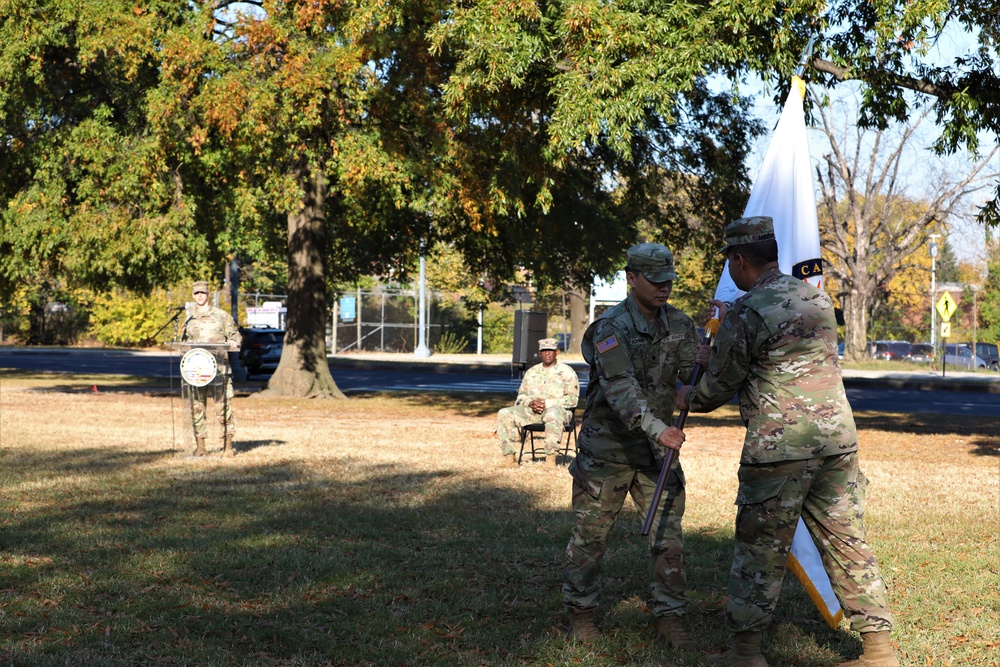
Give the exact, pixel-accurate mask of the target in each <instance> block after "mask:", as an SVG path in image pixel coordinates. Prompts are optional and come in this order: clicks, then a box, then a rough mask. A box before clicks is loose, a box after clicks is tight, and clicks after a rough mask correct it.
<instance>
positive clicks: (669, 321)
mask: <svg viewBox="0 0 1000 667" xmlns="http://www.w3.org/2000/svg"><path fill="white" fill-rule="evenodd" d="M625 272H626V280H627V281H628V284H629V287H630V288H631V291H630V293H629V296H628V298H626V299H625V300H624V301H622V302H621V303H619V304H617V305H616V306H614V307H613V308H611V309H610V310H609V311H607V312H606V313H604V315H603V316H602V317H601V318H600V319H598V320H597V321H595V322H594V323H593V324H591V326H590V327H589V328H588V329H587V332H586V334H585V335H584V338H583V342H582V351H583V356H584V359H586V360H587V363H588V364H590V383H589V385H588V386H587V409H586V412H585V414H584V416H583V424H582V426H581V429H580V438H579V442H578V445H577V457H576V459H575V460H574V462H573V463H572V464H571V465H570V474H571V475H572V476H573V512H574V514H575V516H576V523H575V526H574V528H573V533H572V535H571V536H570V540H569V544H568V545H567V547H566V565H565V580H564V583H563V589H562V591H563V604H564V605H565V606H566V607H567V608H568V610H569V611H570V619H571V623H572V630H571V632H572V635H573V636H574V637H576V638H577V639H579V640H581V641H589V640H590V639H592V638H593V637H596V636H597V635H598V630H597V627H596V625H595V623H594V612H595V610H596V609H597V602H598V594H599V591H600V587H599V585H598V582H597V579H598V575H599V573H600V569H601V559H602V558H603V556H604V552H605V550H606V548H607V537H608V534H609V533H610V532H611V529H612V527H613V526H614V523H615V519H616V517H617V516H618V513H619V512H620V511H621V509H622V506H623V505H624V503H625V498H626V497H627V496H628V495H631V496H632V500H633V501H634V502H635V503H636V505H638V507H639V509H640V510H641V511H643V512H646V508H647V503H648V499H649V498H650V497H651V496H652V494H653V490H654V488H655V487H656V481H657V478H658V477H659V473H660V468H661V466H662V461H663V454H664V450H663V449H662V448H663V447H669V448H671V449H675V450H676V449H680V446H681V444H682V443H683V442H684V433H683V431H681V430H679V429H677V428H676V427H675V426H671V425H670V424H671V422H672V420H673V410H674V401H675V392H676V386H677V382H678V380H681V379H682V378H683V379H682V380H681V381H682V382H686V381H689V380H690V376H691V372H692V370H693V369H694V364H695V350H696V346H697V333H696V331H695V326H694V323H693V322H692V321H691V319H690V318H689V317H688V316H687V315H685V314H684V313H682V312H680V311H679V310H677V309H676V308H674V307H673V306H670V305H669V304H668V303H667V299H668V298H669V297H670V292H671V290H672V288H673V281H674V280H676V279H677V274H676V273H674V259H673V255H672V254H671V252H670V250H669V249H668V248H667V247H666V246H663V245H660V244H654V243H644V244H641V245H637V246H633V247H632V248H629V250H628V266H627V267H626V269H625ZM684 484H685V481H684V472H683V470H682V469H681V465H680V462H679V461H677V459H676V458H675V460H674V463H673V468H672V470H671V471H670V473H669V475H668V476H667V483H666V488H665V489H664V492H663V495H662V497H661V501H660V506H659V507H658V508H657V510H656V514H655V518H654V521H653V524H652V527H651V530H650V533H649V549H650V557H651V558H650V584H649V590H650V601H649V606H650V608H651V610H652V612H653V615H654V617H655V625H656V635H657V638H658V639H659V640H660V641H664V642H666V643H668V644H670V645H672V646H674V647H676V648H680V649H683V650H686V651H689V650H695V649H697V644H696V643H695V642H694V641H693V640H692V639H691V637H690V635H689V634H688V633H687V630H686V628H685V626H684V624H683V623H682V616H683V613H684V610H685V608H686V606H687V604H688V597H687V595H686V593H685V588H686V578H685V570H684V544H683V539H682V535H681V518H682V517H683V515H684V502H685V491H684Z"/></svg>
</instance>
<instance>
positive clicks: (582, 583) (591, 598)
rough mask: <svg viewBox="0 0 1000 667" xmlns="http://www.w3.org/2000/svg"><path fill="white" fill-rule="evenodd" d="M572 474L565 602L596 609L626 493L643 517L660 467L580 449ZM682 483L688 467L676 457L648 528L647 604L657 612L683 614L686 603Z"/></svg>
mask: <svg viewBox="0 0 1000 667" xmlns="http://www.w3.org/2000/svg"><path fill="white" fill-rule="evenodd" d="M570 473H571V474H572V475H573V513H574V514H575V515H576V524H575V525H574V526H573V533H572V535H571V536H570V539H569V544H568V545H567V546H566V565H565V568H564V581H563V587H562V595H563V604H564V605H565V606H566V607H567V608H569V609H576V610H581V609H582V610H593V609H596V608H597V602H598V596H599V594H600V586H599V584H598V575H599V574H600V571H601V560H602V559H603V557H604V552H605V551H606V550H607V539H608V534H609V533H610V532H611V529H612V527H614V525H615V519H616V518H617V517H618V513H619V512H620V511H621V509H622V507H623V505H624V504H625V498H626V496H629V495H631V496H632V500H633V501H634V502H635V504H636V505H637V506H638V507H639V510H640V511H641V512H642V516H643V518H645V515H646V507H647V505H648V499H649V498H650V497H651V496H652V495H653V489H655V488H656V478H657V477H658V476H659V474H660V471H659V470H656V469H642V470H636V469H635V468H633V467H632V466H629V465H628V464H624V463H613V462H610V461H602V460H597V459H594V458H592V457H589V456H587V455H586V454H584V453H582V452H581V453H580V454H578V456H577V458H576V460H574V462H573V463H572V464H571V465H570ZM684 484H685V482H684V471H683V470H681V466H680V462H679V461H677V460H676V459H675V463H674V465H673V467H672V468H671V470H670V473H669V474H668V475H667V483H666V485H665V488H664V490H663V495H662V496H661V498H660V505H659V508H658V509H657V511H656V514H655V516H654V519H653V524H652V527H651V528H650V531H649V554H650V561H649V600H648V604H649V607H650V609H652V611H653V614H654V615H655V616H668V615H671V614H682V613H684V608H685V607H686V606H687V604H688V597H687V595H686V594H685V592H684V591H685V588H686V585H687V579H686V577H685V572H684V539H683V536H682V534H681V519H682V517H683V516H684V501H685V491H684Z"/></svg>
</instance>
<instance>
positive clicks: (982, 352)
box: [962, 343, 1000, 371]
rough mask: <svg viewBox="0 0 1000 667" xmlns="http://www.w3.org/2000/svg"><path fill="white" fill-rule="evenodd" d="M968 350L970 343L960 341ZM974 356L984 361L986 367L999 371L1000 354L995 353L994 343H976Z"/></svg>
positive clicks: (970, 346)
mask: <svg viewBox="0 0 1000 667" xmlns="http://www.w3.org/2000/svg"><path fill="white" fill-rule="evenodd" d="M962 345H965V346H966V347H967V348H969V349H970V350H971V349H972V348H973V346H972V343H962ZM975 349H976V356H977V357H979V358H980V359H982V360H983V361H985V362H986V367H987V368H989V369H990V370H993V371H1000V356H998V354H997V344H996V343H976V346H975Z"/></svg>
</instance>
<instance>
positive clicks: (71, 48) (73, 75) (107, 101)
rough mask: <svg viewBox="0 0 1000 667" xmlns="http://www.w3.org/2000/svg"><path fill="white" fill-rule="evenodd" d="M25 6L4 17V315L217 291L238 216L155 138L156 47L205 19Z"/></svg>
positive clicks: (0, 50)
mask: <svg viewBox="0 0 1000 667" xmlns="http://www.w3.org/2000/svg"><path fill="white" fill-rule="evenodd" d="M194 11H195V10H194V8H193V7H192V6H190V5H189V3H187V2H168V1H163V2H157V3H147V5H146V6H144V7H138V6H136V5H129V4H122V3H108V2H103V1H96V0H82V1H79V2H68V1H65V0H24V1H22V2H5V3H3V8H2V10H0V135H2V137H0V170H2V171H3V174H4V177H3V179H0V201H2V204H3V205H2V207H0V303H5V304H8V305H9V304H11V303H12V300H15V299H16V300H18V301H20V302H24V301H25V300H27V301H28V302H33V303H34V304H35V308H36V309H40V308H42V307H44V306H45V305H46V304H47V303H48V302H49V301H50V300H53V301H60V300H66V299H67V298H72V297H71V295H72V294H74V293H76V291H77V289H78V288H84V287H85V288H93V289H97V290H102V291H104V290H112V289H115V288H119V287H120V288H126V289H131V290H136V291H137V292H139V293H141V294H148V293H149V292H150V291H151V290H152V289H153V288H154V287H155V286H157V285H164V284H172V283H174V282H175V281H177V280H179V279H180V278H182V277H183V278H184V280H185V281H187V280H191V279H193V278H197V277H208V276H209V273H208V270H209V268H208V267H210V266H212V265H217V263H218V262H219V261H220V260H221V257H222V255H223V254H224V252H225V247H224V245H225V244H224V241H222V240H221V239H219V238H218V237H217V235H216V230H217V227H215V225H214V224H213V223H212V221H213V220H215V219H217V218H219V217H222V216H223V215H224V211H225V210H226V208H227V206H226V204H227V202H226V201H225V200H224V199H223V198H221V197H217V196H215V195H214V193H212V192H211V187H210V186H209V185H208V184H207V183H206V182H205V180H204V179H202V178H201V172H200V170H198V169H197V168H195V167H196V166H195V165H192V164H191V163H190V162H189V161H185V160H184V159H178V156H177V154H176V152H175V151H173V150H172V148H171V146H170V143H171V142H170V140H169V138H166V137H164V136H157V135H155V134H154V133H151V132H149V123H148V108H147V106H146V104H145V101H146V100H147V99H148V96H149V95H150V94H151V92H152V91H154V90H155V88H156V86H157V84H158V81H159V77H160V70H161V68H160V62H159V60H158V58H157V57H156V49H157V38H158V37H159V36H162V35H164V34H167V33H169V32H170V31H171V30H173V29H175V28H176V27H177V26H178V25H181V24H183V23H184V22H185V21H187V20H188V18H189V17H190V16H191V15H192V14H193V13H194Z"/></svg>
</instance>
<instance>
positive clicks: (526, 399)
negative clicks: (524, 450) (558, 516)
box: [497, 338, 580, 468]
mask: <svg viewBox="0 0 1000 667" xmlns="http://www.w3.org/2000/svg"><path fill="white" fill-rule="evenodd" d="M558 354H559V346H558V345H557V343H556V339H555V338H543V339H542V340H540V341H538V356H539V357H541V359H542V363H540V364H536V365H534V366H532V367H531V368H529V369H528V371H527V372H526V373H525V374H524V379H523V380H521V387H520V388H519V389H518V390H517V399H516V400H515V401H514V405H513V406H512V407H509V408H503V409H501V410H500V413H499V414H498V415H497V420H498V424H497V435H499V436H500V448H501V449H502V450H503V456H504V460H505V461H506V463H507V465H510V466H517V454H516V453H515V451H514V449H515V443H516V442H519V441H520V431H519V429H520V428H522V427H524V426H527V425H528V424H545V465H546V466H549V467H553V468H554V467H555V465H556V452H557V451H558V449H559V441H560V440H562V434H563V431H564V430H565V428H566V425H567V424H569V422H570V420H571V419H572V418H573V409H574V408H575V407H576V404H577V403H578V402H579V400H580V380H579V378H577V377H576V371H574V370H573V369H572V368H571V367H570V366H567V365H566V364H564V363H562V362H560V361H557V360H556V357H557V356H558Z"/></svg>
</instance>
